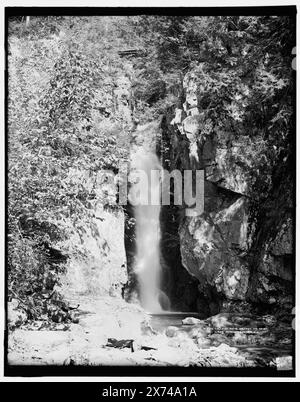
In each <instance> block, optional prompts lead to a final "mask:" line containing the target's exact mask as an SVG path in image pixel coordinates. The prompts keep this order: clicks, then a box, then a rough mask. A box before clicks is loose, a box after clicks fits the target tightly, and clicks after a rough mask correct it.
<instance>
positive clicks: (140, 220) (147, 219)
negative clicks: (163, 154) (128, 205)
mask: <svg viewBox="0 0 300 402" xmlns="http://www.w3.org/2000/svg"><path fill="white" fill-rule="evenodd" d="M131 169H132V171H133V172H136V173H137V172H142V173H143V178H144V179H143V180H141V177H140V176H139V181H138V182H133V183H132V185H131V189H130V192H129V200H130V201H131V202H132V201H133V200H134V198H135V204H134V205H135V208H134V214H135V219H136V223H135V235H136V261H135V267H134V270H135V273H136V275H137V278H138V283H139V296H140V302H141V305H142V307H143V308H144V309H145V310H147V311H149V312H161V311H162V306H161V304H162V305H164V304H165V305H166V302H165V300H166V299H167V296H166V295H165V294H164V293H163V292H162V291H161V289H160V284H161V265H160V236H161V235H160V209H161V206H160V192H161V185H160V174H159V172H160V170H161V165H160V162H159V159H158V158H157V156H156V154H155V153H154V152H153V151H151V150H148V149H145V148H143V147H137V149H136V151H135V152H133V154H132V161H131ZM142 200H143V201H142ZM138 201H139V202H140V203H139V202H138ZM147 201H148V202H147ZM164 307H165V306H164ZM165 308H166V307H165Z"/></svg>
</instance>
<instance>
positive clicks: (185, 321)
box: [182, 317, 201, 325]
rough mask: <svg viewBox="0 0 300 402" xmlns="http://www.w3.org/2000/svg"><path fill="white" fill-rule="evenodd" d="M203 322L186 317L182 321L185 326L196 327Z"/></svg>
mask: <svg viewBox="0 0 300 402" xmlns="http://www.w3.org/2000/svg"><path fill="white" fill-rule="evenodd" d="M200 323H201V320H199V318H194V317H186V318H184V319H183V320H182V324H183V325H196V324H200Z"/></svg>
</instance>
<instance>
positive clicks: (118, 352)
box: [4, 5, 296, 399]
mask: <svg viewBox="0 0 300 402" xmlns="http://www.w3.org/2000/svg"><path fill="white" fill-rule="evenodd" d="M5 58H6V61H5V69H6V75H5V110H6V113H5V164H6V170H5V177H6V192H5V198H6V206H5V217H6V218H5V226H6V234H5V236H6V238H5V255H6V258H5V336H4V338H5V339H4V344H5V350H4V362H5V367H4V369H5V371H4V373H5V375H6V376H25V377H28V376H29V377H30V376H38V377H39V376H62V375H65V376H75V377H76V376H85V375H92V376H112V375H118V376H124V375H132V376H168V377H174V376H179V375H180V376H182V377H184V376H187V377H190V378H194V377H201V376H211V377H214V376H222V377H228V376H233V377H235V376H251V377H253V376H257V377H261V376H264V377H294V376H295V364H296V361H295V357H296V356H295V336H296V335H295V332H296V331H295V329H296V324H295V312H296V308H295V305H296V302H295V297H296V282H295V278H296V260H295V258H296V253H295V251H296V247H295V245H296V244H295V239H296V6H293V5H291V6H282V7H280V6H278V7H244V8H243V7H230V8H228V7H227V8H226V7H224V8H222V7H219V8H201V7H195V8H189V7H178V8H173V7H171V8H163V7H162V8H151V7H149V8H122V7H119V8H118V7H115V8H114V7H111V8H105V7H104V8H97V7H86V8H85V7H79V8H78V7H62V8H59V7H50V8H47V7H33V8H31V7H6V8H5ZM111 392H112V391H111ZM178 392H181V395H179V396H182V395H183V394H182V392H183V390H182V389H179V391H178ZM185 392H187V391H185ZM191 392H192V391H191ZM195 392H196V391H195ZM112 396H114V395H112ZM150 396H151V395H150ZM185 396H189V395H185ZM194 396H195V395H194ZM130 399H131V398H130Z"/></svg>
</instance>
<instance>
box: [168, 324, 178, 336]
mask: <svg viewBox="0 0 300 402" xmlns="http://www.w3.org/2000/svg"><path fill="white" fill-rule="evenodd" d="M178 331H179V330H178V328H177V327H172V326H170V327H168V328H167V329H166V331H165V334H166V336H168V337H169V338H173V337H174V336H176V335H177V334H178Z"/></svg>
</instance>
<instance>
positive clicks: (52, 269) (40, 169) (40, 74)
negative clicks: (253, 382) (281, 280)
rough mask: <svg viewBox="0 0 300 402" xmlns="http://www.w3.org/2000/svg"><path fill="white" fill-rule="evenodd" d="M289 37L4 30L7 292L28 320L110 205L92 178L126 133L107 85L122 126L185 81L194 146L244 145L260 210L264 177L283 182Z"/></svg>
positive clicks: (153, 21) (85, 28)
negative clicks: (126, 114) (126, 101)
mask: <svg viewBox="0 0 300 402" xmlns="http://www.w3.org/2000/svg"><path fill="white" fill-rule="evenodd" d="M293 33H294V25H293V21H292V20H291V19H290V18H288V17H163V16H160V17H158V16H132V17H48V18H43V17H36V18H34V17H32V18H31V20H30V24H29V25H28V26H26V25H25V21H24V20H23V19H22V18H13V19H11V20H10V21H9V46H8V69H9V88H8V89H9V105H8V106H9V115H8V128H9V137H8V148H9V161H8V174H9V183H8V189H9V203H8V219H9V222H8V227H9V235H8V256H9V261H8V273H9V277H8V285H9V287H8V289H9V297H10V298H12V297H13V298H17V299H19V300H20V301H21V302H22V305H23V306H24V309H26V312H27V314H28V317H29V318H37V317H39V316H41V315H42V314H46V315H48V316H49V317H50V318H51V317H52V318H53V317H56V316H57V311H58V310H59V309H60V308H61V305H62V302H61V296H60V295H59V293H58V292H57V291H56V290H55V289H57V287H56V285H57V283H59V276H60V274H61V272H62V271H63V269H64V264H65V261H66V258H67V256H68V255H69V254H70V253H75V252H78V250H76V249H74V246H73V245H72V244H70V243H69V242H68V239H69V235H70V233H71V232H72V231H73V230H74V228H76V230H84V228H85V227H86V225H88V224H89V222H90V218H91V216H92V215H93V213H94V208H95V204H96V203H97V202H99V201H100V202H101V203H102V204H105V203H109V202H110V200H108V199H106V198H105V194H104V193H103V192H101V191H100V190H99V188H98V187H97V185H96V184H97V172H98V171H99V170H100V169H103V168H105V169H113V170H114V171H116V170H117V168H118V163H119V161H122V160H123V161H126V160H127V157H128V145H129V140H130V133H131V131H132V128H133V127H132V126H131V124H129V123H128V121H126V120H124V118H123V116H122V114H120V113H119V112H118V110H117V109H116V106H115V95H114V93H115V92H114V91H115V89H116V87H117V81H118V78H120V77H124V76H125V77H127V78H128V79H129V80H130V82H131V84H132V95H131V104H132V114H133V121H140V122H141V123H143V122H146V121H151V120H153V119H155V118H157V117H158V116H159V115H161V114H164V113H170V111H171V112H172V113H173V112H174V109H175V107H176V106H178V104H180V102H181V101H182V92H183V78H184V75H185V74H186V73H187V72H189V71H193V72H195V73H196V74H197V76H198V77H201V79H200V81H201V85H200V86H199V96H198V98H199V99H200V107H201V110H202V112H203V113H204V116H205V118H204V122H205V124H204V130H203V132H205V135H209V134H210V133H212V132H219V133H221V135H224V136H226V138H224V141H231V140H232V139H233V138H234V137H235V136H239V135H248V136H249V138H253V137H256V143H257V146H255V147H253V149H252V152H251V155H245V156H246V158H247V157H248V156H249V163H250V165H251V163H253V160H255V169H256V171H257V173H256V174H254V175H253V181H254V182H253V186H252V189H253V190H252V192H253V193H252V194H251V196H252V197H253V199H254V200H256V202H257V203H261V202H263V201H266V200H267V199H268V197H269V194H270V191H272V189H273V187H274V180H273V179H272V178H274V177H275V176H276V181H277V183H278V180H279V182H281V181H282V180H286V181H287V182H289V180H292V178H289V177H288V176H289V175H290V172H291V163H292V162H293V160H292V151H293V149H292V144H293V137H292V133H293V128H294V127H293V118H292V116H293V106H292V100H293V94H294V80H293V70H292V68H291V63H292V57H293V56H292V48H293V46H294V42H293V40H294V36H293ZM124 49H136V50H138V51H137V52H136V53H133V55H131V56H128V57H125V56H122V54H121V52H120V51H122V50H124ZM222 133H224V134H222ZM278 169H280V171H281V172H284V173H282V174H285V177H284V178H283V177H278ZM257 214H259V211H258V212H257Z"/></svg>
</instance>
